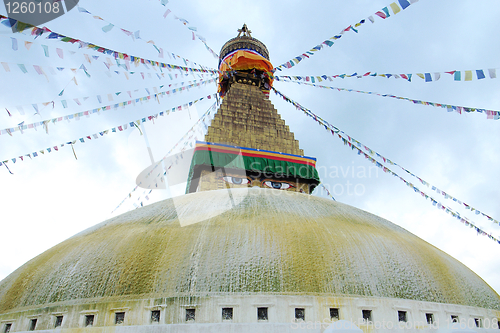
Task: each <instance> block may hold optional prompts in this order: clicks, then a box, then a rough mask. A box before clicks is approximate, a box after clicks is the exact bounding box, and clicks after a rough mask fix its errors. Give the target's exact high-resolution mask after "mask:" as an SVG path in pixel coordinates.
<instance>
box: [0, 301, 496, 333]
mask: <svg viewBox="0 0 500 333" xmlns="http://www.w3.org/2000/svg"><path fill="white" fill-rule="evenodd" d="M259 308H260V309H261V310H260V311H261V313H260V315H261V317H262V316H265V317H267V319H266V318H261V320H259V318H258V316H259V310H258V309H259ZM223 309H231V310H230V313H231V318H232V319H226V320H225V319H223V312H224V310H223ZM262 309H265V310H262ZM332 309H337V310H332ZM153 311H155V312H156V314H158V315H159V317H158V319H157V322H153V320H152V312H153ZM225 311H228V310H225ZM188 312H189V313H190V314H192V315H193V316H194V320H189V321H186V318H187V316H188ZM117 313H118V314H119V313H123V322H122V323H118V324H117V323H116V320H117ZM336 313H338V318H332V316H333V317H335V316H336ZM403 313H404V315H405V316H406V321H401V320H400V319H401V318H400V316H401V315H402V314H403ZM297 315H298V316H299V317H300V316H303V319H298V320H297V319H296V317H297ZM368 315H369V316H370V317H371V321H369V322H367V321H366V320H364V319H363V316H365V317H366V316H368ZM61 316H62V317H63V318H62V323H61V325H60V326H59V327H55V326H56V321H57V317H61ZM89 316H91V317H92V325H91V326H90V325H88V326H86V320H87V318H89ZM226 316H227V313H226ZM452 316H453V317H456V318H457V320H458V321H459V323H460V324H462V326H463V327H464V328H465V327H467V328H469V329H473V330H476V331H478V330H479V331H480V332H484V333H487V332H488V333H489V332H492V333H493V332H500V330H499V329H498V318H500V311H498V310H492V309H484V308H478V307H470V306H463V305H456V304H442V303H432V302H420V301H414V300H404V299H390V298H376V297H361V296H360V297H342V296H328V295H316V296H315V295H272V294H245V295H235V294H231V295H214V296H212V295H211V296H184V297H159V296H158V295H154V297H136V298H134V297H130V296H129V297H127V298H124V297H120V298H118V297H117V298H111V297H110V298H102V299H86V300H75V301H71V302H61V303H54V304H45V305H43V306H38V307H36V308H34V307H33V308H28V307H27V308H22V309H16V310H14V311H12V312H8V313H3V314H0V331H1V332H4V331H5V327H6V325H8V324H10V325H11V328H10V332H28V331H29V328H30V325H31V324H32V321H33V320H34V319H36V327H35V330H36V331H38V332H75V333H76V332H87V331H88V332H94V333H101V332H102V333H108V332H115V333H120V332H123V333H128V332H168V333H177V332H188V333H189V332H214V333H215V332H216V333H224V332H243V333H244V332H263V333H265V332H280V333H281V332H310V333H316V332H318V333H320V332H324V331H325V329H326V328H327V327H328V326H329V325H330V324H332V322H335V321H336V320H337V319H340V320H347V321H350V322H352V323H354V324H355V325H356V326H358V327H359V328H360V329H362V330H363V332H436V331H437V329H438V328H440V330H439V332H442V330H443V329H445V328H446V327H448V326H450V325H451V324H452ZM430 317H431V318H432V319H429V318H430ZM429 321H432V323H429ZM477 325H480V328H478V327H477Z"/></svg>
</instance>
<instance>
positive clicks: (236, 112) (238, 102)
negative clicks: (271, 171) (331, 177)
mask: <svg viewBox="0 0 500 333" xmlns="http://www.w3.org/2000/svg"><path fill="white" fill-rule="evenodd" d="M237 80H238V81H241V83H239V82H236V83H233V84H232V85H231V88H230V90H229V92H228V93H227V94H226V97H225V98H224V101H223V102H222V105H221V106H220V108H219V111H218V112H217V114H216V115H215V117H214V119H213V121H212V125H211V126H210V127H209V128H208V133H207V135H206V136H205V141H207V142H215V143H224V144H231V145H236V146H240V147H248V148H255V149H263V150H271V151H279V152H282V153H287V154H294V155H304V151H303V150H302V149H300V148H299V142H298V140H296V139H295V138H294V135H293V133H292V132H291V131H290V128H289V127H288V125H286V124H285V121H284V120H283V119H281V117H280V115H279V114H278V112H277V111H276V109H275V108H274V106H273V104H272V103H271V101H269V99H268V98H267V97H266V95H264V94H263V93H262V91H261V90H260V89H259V88H258V87H257V86H255V85H252V82H250V81H249V80H247V79H244V78H238V79H237Z"/></svg>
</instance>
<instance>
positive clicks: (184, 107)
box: [0, 94, 217, 166]
mask: <svg viewBox="0 0 500 333" xmlns="http://www.w3.org/2000/svg"><path fill="white" fill-rule="evenodd" d="M216 97H217V94H212V95H208V96H206V97H201V98H199V99H196V100H194V101H191V102H189V103H186V104H183V105H179V106H176V107H173V108H172V109H168V110H166V111H161V112H159V113H156V114H153V115H149V116H145V117H143V118H141V119H137V120H134V121H131V122H128V123H125V124H122V125H119V126H116V127H113V128H111V129H107V130H104V131H101V132H98V133H94V134H90V135H87V136H83V137H81V138H79V139H76V140H73V141H68V142H65V143H62V144H59V145H55V146H52V147H49V148H45V149H42V150H40V151H38V152H32V153H29V154H25V155H21V156H18V157H14V158H10V159H7V160H4V161H0V166H2V164H5V165H7V163H9V162H11V161H12V163H16V162H17V161H19V160H21V161H24V157H26V156H27V157H29V158H32V157H38V156H39V153H40V154H45V152H46V151H47V152H49V153H51V152H52V151H59V148H60V147H64V146H65V145H71V146H73V145H74V144H75V143H77V142H80V143H85V140H92V138H93V139H98V138H100V137H103V136H104V135H105V134H109V133H117V132H122V131H124V130H127V129H128V128H135V125H136V124H138V125H140V124H141V123H145V122H146V121H153V122H154V120H155V119H156V118H158V116H160V117H163V116H168V115H169V114H170V113H171V112H177V111H182V110H187V109H188V108H189V107H190V106H192V105H194V104H195V103H198V102H199V101H201V100H203V99H205V98H207V99H212V98H216ZM48 122H49V121H45V123H46V124H48ZM19 125H21V124H19ZM129 126H130V127H129Z"/></svg>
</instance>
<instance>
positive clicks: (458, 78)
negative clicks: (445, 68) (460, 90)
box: [454, 71, 462, 81]
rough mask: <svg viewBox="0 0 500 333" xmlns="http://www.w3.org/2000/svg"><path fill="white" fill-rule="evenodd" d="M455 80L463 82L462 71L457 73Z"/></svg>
mask: <svg viewBox="0 0 500 333" xmlns="http://www.w3.org/2000/svg"><path fill="white" fill-rule="evenodd" d="M454 76H455V77H454V80H455V81H461V80H462V78H461V72H460V71H455V74H454Z"/></svg>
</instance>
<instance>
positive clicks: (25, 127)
mask: <svg viewBox="0 0 500 333" xmlns="http://www.w3.org/2000/svg"><path fill="white" fill-rule="evenodd" d="M216 80H217V78H213V79H211V80H208V81H203V80H202V81H201V82H198V83H193V84H190V85H188V86H183V87H180V88H174V89H171V90H168V91H163V92H160V93H155V94H153V95H149V94H148V95H147V96H143V97H139V98H134V99H130V100H127V101H124V102H120V103H115V104H109V105H105V106H102V107H99V108H95V109H92V110H87V111H83V112H78V113H74V114H70V115H66V116H61V117H57V118H52V119H47V120H43V121H37V122H35V123H31V124H22V125H18V126H15V127H12V128H6V129H3V130H0V135H3V134H9V135H11V136H12V133H14V132H17V131H20V132H21V134H22V133H23V131H24V130H28V129H35V130H36V129H37V126H44V127H45V128H46V130H48V124H49V123H52V124H55V123H57V122H62V121H65V120H66V121H68V122H69V121H71V120H73V119H74V120H79V119H80V118H81V117H84V116H85V117H90V116H91V115H94V114H97V115H99V114H100V112H101V111H102V112H104V111H108V110H116V109H117V108H118V107H122V108H123V107H125V106H129V105H133V106H135V104H136V103H140V102H142V101H145V102H148V101H149V100H151V99H153V100H155V99H156V100H158V102H159V97H163V96H169V95H171V94H172V95H173V94H175V93H177V92H181V91H183V90H185V89H188V88H192V87H199V86H201V85H202V84H203V85H206V84H208V83H211V82H216ZM155 88H156V87H155ZM61 93H62V92H61ZM120 93H121V92H118V93H115V94H116V95H119V94H120ZM98 99H100V96H98ZM73 100H74V101H75V103H77V104H79V103H80V101H79V100H75V99H73ZM108 100H109V101H112V100H113V94H108ZM47 104H48V103H47ZM61 104H62V106H63V108H65V109H66V108H68V102H67V100H61ZM35 110H36V108H35Z"/></svg>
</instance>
